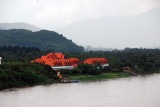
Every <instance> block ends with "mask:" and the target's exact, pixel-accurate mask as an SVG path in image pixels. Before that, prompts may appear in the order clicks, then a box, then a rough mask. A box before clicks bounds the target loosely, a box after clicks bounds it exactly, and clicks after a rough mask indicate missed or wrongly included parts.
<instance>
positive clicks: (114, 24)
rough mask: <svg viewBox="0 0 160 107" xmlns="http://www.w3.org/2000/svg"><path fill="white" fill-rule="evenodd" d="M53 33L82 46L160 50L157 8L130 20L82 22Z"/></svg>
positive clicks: (158, 13)
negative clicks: (60, 34) (57, 33)
mask: <svg viewBox="0 0 160 107" xmlns="http://www.w3.org/2000/svg"><path fill="white" fill-rule="evenodd" d="M55 30H56V31H58V32H60V33H63V34H64V35H65V36H67V37H68V38H72V40H73V41H75V43H78V44H81V45H83V46H87V45H90V46H91V47H96V48H98V47H104V48H113V49H114V48H119V49H123V48H125V47H131V48H135V47H139V48H140V47H145V48H157V47H159V46H160V7H157V8H154V9H152V10H150V11H148V12H146V13H143V14H139V15H134V16H106V17H101V18H96V19H88V20H82V21H79V22H75V23H72V24H70V25H66V26H64V27H61V28H57V29H55ZM75 35H76V36H75ZM84 38H85V39H84Z"/></svg>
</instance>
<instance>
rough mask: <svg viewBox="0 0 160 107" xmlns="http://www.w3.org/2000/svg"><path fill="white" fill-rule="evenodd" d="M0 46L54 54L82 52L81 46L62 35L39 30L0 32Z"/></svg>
mask: <svg viewBox="0 0 160 107" xmlns="http://www.w3.org/2000/svg"><path fill="white" fill-rule="evenodd" d="M0 46H22V47H36V48H39V49H41V50H48V49H50V50H54V51H55V52H83V51H84V48H83V47H82V46H78V45H76V44H75V43H74V42H72V40H68V39H67V38H65V37H64V36H63V35H60V34H58V33H56V32H54V31H48V30H41V31H37V32H32V31H29V30H24V29H11V30H0Z"/></svg>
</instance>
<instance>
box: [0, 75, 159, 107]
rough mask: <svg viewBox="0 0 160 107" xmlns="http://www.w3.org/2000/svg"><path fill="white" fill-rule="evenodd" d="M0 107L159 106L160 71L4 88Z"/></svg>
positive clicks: (0, 98)
mask: <svg viewBox="0 0 160 107" xmlns="http://www.w3.org/2000/svg"><path fill="white" fill-rule="evenodd" d="M0 107H160V74H152V75H146V76H138V77H129V78H118V79H110V80H103V81H94V82H82V83H60V84H52V85H39V86H34V87H26V88H14V89H8V90H3V91H0Z"/></svg>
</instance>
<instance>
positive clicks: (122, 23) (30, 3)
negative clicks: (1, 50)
mask: <svg viewBox="0 0 160 107" xmlns="http://www.w3.org/2000/svg"><path fill="white" fill-rule="evenodd" d="M159 7H160V0H1V1H0V14H1V17H0V23H8V22H9V23H13V22H25V23H29V24H32V25H35V26H37V27H40V28H42V29H49V30H54V31H56V32H58V33H60V34H63V35H64V36H66V37H67V38H69V39H72V40H73V41H74V42H75V43H78V44H79V45H83V46H87V45H90V46H92V47H103V48H125V47H145V48H158V47H160V37H159V36H160V21H159V19H160V8H159Z"/></svg>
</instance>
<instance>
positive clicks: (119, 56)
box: [0, 46, 160, 90]
mask: <svg viewBox="0 0 160 107" xmlns="http://www.w3.org/2000/svg"><path fill="white" fill-rule="evenodd" d="M49 52H54V51H51V50H49V51H47V50H46V51H43V50H40V49H38V48H25V47H18V46H15V47H0V57H2V58H3V60H2V64H1V65H0V90H3V89H7V88H15V87H24V86H33V85H40V84H52V83H59V82H60V79H59V78H58V76H57V72H60V74H61V75H62V76H63V77H66V78H70V79H73V78H75V79H79V80H80V81H94V80H103V79H113V78H123V77H130V76H134V75H133V74H132V73H128V72H124V70H123V67H126V66H129V67H130V68H131V69H132V71H134V72H135V73H136V74H139V75H143V74H152V73H160V50H159V49H137V48H133V49H131V48H126V49H125V50H123V51H122V50H114V51H105V52H102V51H95V52H94V51H88V52H66V53H64V54H65V55H66V58H73V57H74V58H78V59H80V61H83V60H84V59H87V58H96V57H103V58H106V59H108V61H109V66H108V67H104V68H103V67H102V66H101V64H100V63H97V64H96V65H94V66H92V65H88V64H79V65H78V68H76V69H73V70H66V69H61V70H56V71H55V70H52V68H51V67H50V66H48V65H40V64H38V63H30V61H31V60H33V59H35V58H38V57H40V56H41V55H44V54H47V53H49Z"/></svg>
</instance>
